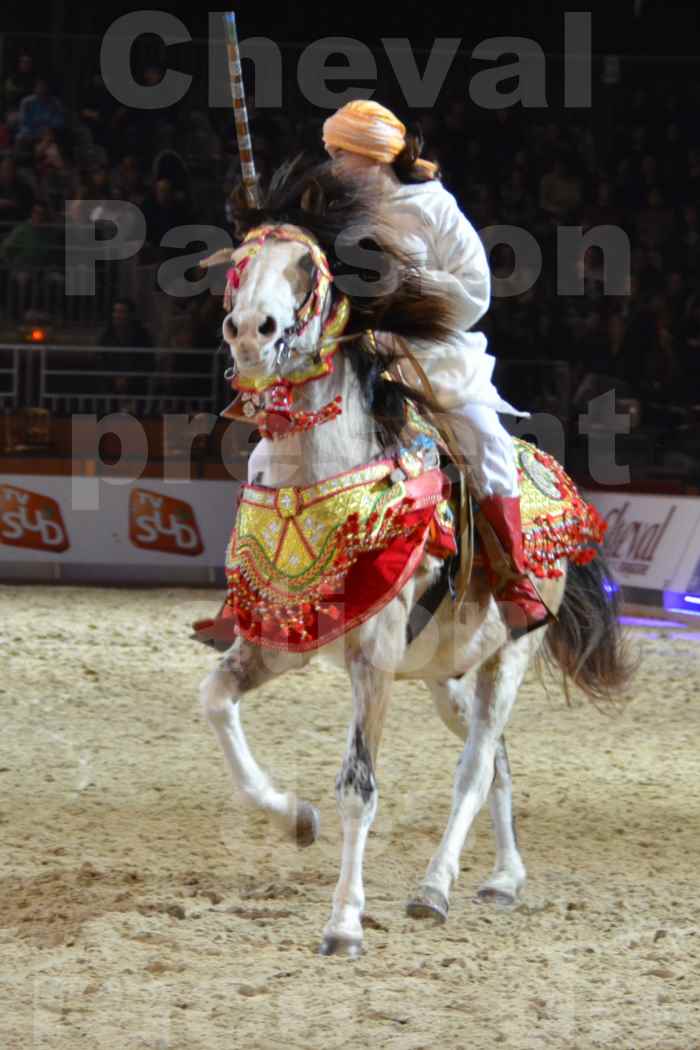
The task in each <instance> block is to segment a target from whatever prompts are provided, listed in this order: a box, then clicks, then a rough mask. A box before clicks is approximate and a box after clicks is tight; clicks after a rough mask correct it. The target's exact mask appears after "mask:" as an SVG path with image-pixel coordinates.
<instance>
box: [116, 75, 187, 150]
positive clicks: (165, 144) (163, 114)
mask: <svg viewBox="0 0 700 1050" xmlns="http://www.w3.org/2000/svg"><path fill="white" fill-rule="evenodd" d="M164 76H165V70H164V69H163V68H162V66H158V65H151V66H148V67H147V68H146V69H145V70H144V73H143V84H144V85H145V86H146V87H156V86H157V85H158V84H160V82H161V81H162V79H163V77H164ZM177 109H178V104H174V105H172V106H158V108H157V109H125V108H124V107H122V108H121V109H119V110H117V112H116V113H115V115H114V127H115V130H116V131H117V132H118V133H119V137H120V138H121V149H122V151H123V152H125V153H133V154H135V155H136V156H137V157H139V159H140V160H141V161H142V162H143V163H144V165H146V164H147V163H148V162H149V161H150V159H151V158H152V157H153V156H155V154H156V153H158V152H159V151H160V150H162V149H169V148H171V147H172V144H173V140H174V135H175V127H176V121H177Z"/></svg>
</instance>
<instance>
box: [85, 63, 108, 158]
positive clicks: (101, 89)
mask: <svg viewBox="0 0 700 1050" xmlns="http://www.w3.org/2000/svg"><path fill="white" fill-rule="evenodd" d="M80 102H81V108H80V110H79V112H78V116H79V117H80V120H81V121H82V122H83V124H84V125H85V127H86V128H88V129H89V132H90V135H91V137H92V141H93V142H94V143H95V144H96V145H98V146H100V147H102V149H103V150H105V151H106V153H107V154H109V155H110V156H113V150H114V133H113V121H114V116H115V113H116V111H117V102H116V99H115V98H114V96H113V95H112V93H111V92H110V91H108V90H107V88H106V86H105V83H104V80H103V79H102V74H101V73H99V72H97V73H93V75H92V76H91V77H90V80H89V82H88V83H87V84H86V85H85V87H84V88H83V90H82V92H81V95H80Z"/></svg>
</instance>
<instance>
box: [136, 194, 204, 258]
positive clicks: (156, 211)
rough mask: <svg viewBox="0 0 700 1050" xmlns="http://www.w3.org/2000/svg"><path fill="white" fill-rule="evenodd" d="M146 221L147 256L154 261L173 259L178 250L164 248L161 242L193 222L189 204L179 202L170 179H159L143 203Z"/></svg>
mask: <svg viewBox="0 0 700 1050" xmlns="http://www.w3.org/2000/svg"><path fill="white" fill-rule="evenodd" d="M142 211H143V216H144V219H145V220H146V248H147V251H146V256H147V257H148V258H150V259H153V260H156V261H158V260H164V259H168V258H172V256H173V255H176V254H177V251H178V250H177V249H172V248H164V247H162V246H161V242H162V240H163V238H164V237H165V235H166V234H167V233H169V232H170V230H172V229H175V227H177V226H186V225H188V224H189V223H191V222H192V213H191V211H190V209H189V207H188V205H187V204H185V203H184V202H180V201H178V200H177V198H176V196H175V192H174V190H173V185H172V183H171V182H170V180H169V179H159V180H158V182H157V183H156V184H155V186H154V187H153V190H152V192H151V193H149V194H148V195H147V197H146V198H145V200H144V202H143V209H142Z"/></svg>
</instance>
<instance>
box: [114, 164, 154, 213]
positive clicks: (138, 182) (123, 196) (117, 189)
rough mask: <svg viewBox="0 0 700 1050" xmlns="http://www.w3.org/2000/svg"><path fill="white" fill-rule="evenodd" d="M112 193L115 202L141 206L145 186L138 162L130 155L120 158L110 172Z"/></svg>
mask: <svg viewBox="0 0 700 1050" xmlns="http://www.w3.org/2000/svg"><path fill="white" fill-rule="evenodd" d="M112 191H113V194H114V199H115V200H120V201H129V202H130V203H131V204H136V205H139V206H140V205H141V204H143V202H144V200H145V197H146V185H145V182H144V178H143V172H142V171H141V167H140V165H139V162H138V160H137V159H136V157H134V156H133V155H132V154H127V156H126V157H122V159H121V160H120V162H119V164H118V165H117V167H116V168H115V169H114V171H113V172H112Z"/></svg>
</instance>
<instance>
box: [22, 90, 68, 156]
mask: <svg viewBox="0 0 700 1050" xmlns="http://www.w3.org/2000/svg"><path fill="white" fill-rule="evenodd" d="M64 124H65V113H64V111H63V105H62V103H61V102H60V100H59V99H57V98H56V96H55V95H52V94H51V93H50V90H49V82H48V80H45V79H44V78H43V77H40V78H39V80H37V82H36V84H35V86H34V94H33V95H27V97H26V98H24V99H23V100H22V105H21V106H20V108H19V119H18V128H17V139H18V141H19V142H25V141H27V140H28V141H31V142H34V141H35V140H36V139H38V138H39V137H40V136H41V134H42V132H43V131H44V129H45V128H53V130H54V131H55V130H57V129H59V128H62V127H63V126H64Z"/></svg>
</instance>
